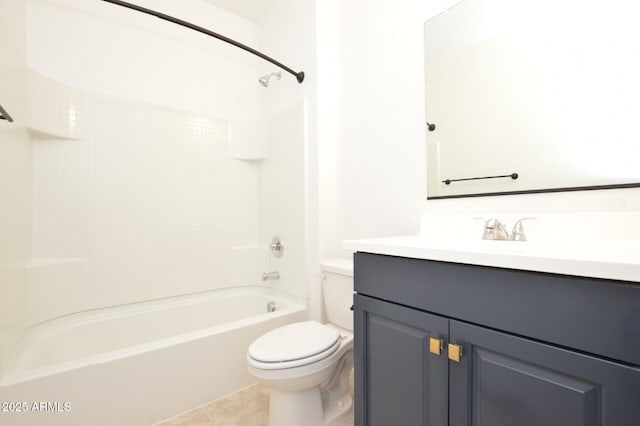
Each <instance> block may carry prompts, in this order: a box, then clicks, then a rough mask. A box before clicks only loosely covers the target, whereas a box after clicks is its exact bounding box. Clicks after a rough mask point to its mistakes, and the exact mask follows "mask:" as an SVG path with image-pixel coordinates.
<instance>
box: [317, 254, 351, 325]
mask: <svg viewBox="0 0 640 426" xmlns="http://www.w3.org/2000/svg"><path fill="white" fill-rule="evenodd" d="M320 269H322V277H323V279H322V292H323V295H324V307H325V310H326V312H327V320H328V322H329V323H331V324H334V325H337V326H339V327H342V328H344V329H347V330H351V331H353V312H352V311H351V306H353V260H352V259H328V260H325V261H323V262H322V263H321V264H320Z"/></svg>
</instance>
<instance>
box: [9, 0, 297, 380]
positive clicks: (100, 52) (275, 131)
mask: <svg viewBox="0 0 640 426" xmlns="http://www.w3.org/2000/svg"><path fill="white" fill-rule="evenodd" d="M137 4H140V5H141V6H144V7H149V8H153V9H156V10H161V11H163V12H165V13H168V14H173V15H175V16H178V17H180V18H182V19H185V20H188V21H191V22H193V23H195V24H198V25H201V26H204V27H207V28H211V29H213V30H215V31H217V32H220V33H222V34H225V35H228V36H230V37H231V38H234V39H237V40H238V41H240V42H243V43H245V44H248V45H251V46H256V47H258V48H259V47H260V46H259V43H258V40H257V38H258V37H257V34H258V26H257V24H255V23H252V22H249V21H246V20H244V19H242V18H239V17H237V16H235V15H231V14H228V13H226V12H224V11H222V10H220V9H217V8H215V7H213V6H211V5H210V4H209V3H206V2H204V1H199V0H188V1H184V2H179V4H177V2H172V1H169V0H162V1H157V0H155V1H142V0H141V1H138V2H137ZM0 5H1V6H2V10H3V19H7V18H4V17H6V16H7V15H5V13H4V11H9V12H10V13H11V18H12V19H14V18H16V17H18V16H21V17H22V20H21V21H20V22H23V27H24V28H22V30H23V32H24V34H23V35H22V38H23V42H24V48H23V55H22V56H20V57H19V58H17V59H16V60H15V61H14V62H16V63H17V67H18V68H19V69H20V71H19V72H18V73H17V75H18V77H16V78H18V79H21V80H24V81H25V84H24V90H23V93H18V94H15V95H13V94H11V95H10V96H9V95H7V96H5V93H6V91H7V90H9V89H8V88H7V87H5V85H4V84H3V85H2V86H3V87H2V88H0V99H3V100H4V99H5V98H6V99H7V101H8V100H9V99H10V98H12V99H16V100H18V99H20V98H25V99H26V102H25V104H26V105H25V107H24V111H22V112H21V111H20V110H16V109H15V108H13V109H9V107H8V105H9V103H6V102H5V103H6V105H5V106H7V108H8V109H9V111H10V112H12V114H13V115H15V116H16V117H15V118H16V123H14V124H15V125H14V126H13V127H10V126H9V125H8V124H5V123H0V126H2V127H1V128H0V144H2V145H1V146H2V150H3V152H4V151H7V152H9V151H10V152H9V154H10V155H3V156H2V158H0V161H1V162H2V164H1V165H2V173H3V177H5V174H6V177H7V179H2V184H1V185H2V186H0V191H2V193H1V194H0V195H2V203H3V204H2V207H3V211H6V212H7V214H4V213H3V221H2V222H1V223H0V232H1V233H2V234H1V237H2V238H1V239H2V240H3V241H6V242H8V244H7V245H3V246H2V247H0V250H2V251H1V252H0V255H2V257H1V260H2V263H1V264H0V265H1V266H0V274H1V275H0V277H2V281H1V282H0V283H1V287H0V294H1V295H2V296H3V297H2V298H1V300H0V303H4V302H3V301H6V300H10V301H11V308H10V309H9V308H8V307H7V308H5V306H4V305H3V306H2V310H0V312H1V313H0V315H1V316H0V333H1V334H0V339H1V340H0V343H2V345H1V347H2V353H0V355H2V358H0V382H1V378H2V371H3V368H4V367H6V366H7V365H8V363H9V362H10V360H9V358H10V352H11V349H12V348H13V347H14V344H15V342H16V340H17V339H18V337H19V336H20V334H21V333H22V331H23V330H24V329H26V328H27V327H29V326H31V325H34V324H38V323H41V322H43V321H47V320H49V319H52V318H56V317H59V316H63V315H66V314H69V313H73V312H78V311H84V310H89V309H95V308H100V307H105V306H113V305H122V304H128V303H135V302H139V301H145V300H151V299H159V298H165V297H171V296H176V295H182V294H189V293H195V292H202V291H209V290H215V289H216V288H223V287H229V286H237V285H247V284H254V285H255V284H258V283H259V282H260V275H261V273H262V272H263V271H267V270H270V269H273V268H279V269H280V271H281V273H282V274H283V278H282V279H281V280H280V282H269V283H268V285H272V286H274V287H279V288H281V289H282V290H284V291H286V292H288V293H289V294H292V295H294V296H296V297H299V298H304V297H305V296H306V286H305V285H304V276H303V274H304V266H298V265H297V264H295V262H297V261H298V260H299V259H302V260H303V261H304V259H305V254H304V253H305V244H306V240H305V238H304V236H303V235H302V236H301V235H295V233H296V232H298V231H300V232H301V233H302V231H303V230H304V227H305V226H304V221H305V194H304V190H305V186H304V182H305V179H304V167H303V164H304V163H303V161H304V146H305V143H306V141H305V133H304V132H305V116H306V109H305V103H304V102H303V101H301V100H299V99H298V100H297V101H295V102H291V103H290V104H289V105H288V106H287V108H281V109H278V110H275V109H273V110H271V111H275V112H269V113H266V112H265V108H264V106H263V105H261V103H260V101H259V96H260V95H261V93H260V92H259V91H260V90H264V89H263V88H262V87H261V86H259V85H258V83H257V78H258V77H259V76H260V75H261V74H260V69H259V68H258V66H257V60H256V59H254V58H253V57H252V56H250V55H248V54H247V53H246V52H243V51H240V50H239V49H237V48H233V47H231V46H227V45H225V44H224V43H222V42H220V41H218V40H214V39H211V38H209V37H205V36H203V35H201V34H197V33H194V32H192V31H189V30H186V29H183V28H181V27H178V26H175V25H173V24H169V23H165V22H162V21H160V20H157V19H154V18H151V17H148V16H144V15H139V14H136V13H134V12H132V11H126V10H125V9H122V8H119V7H115V6H113V5H109V4H107V3H103V2H99V1H96V2H85V1H78V0H55V1H44V0H29V1H26V2H18V1H15V0H0ZM9 6H11V8H9ZM3 24H4V22H3ZM0 31H1V33H0V34H1V35H2V36H3V38H2V40H3V45H2V50H0V55H1V57H2V61H1V63H2V66H3V69H1V70H0V71H1V72H2V73H3V76H4V75H5V73H6V72H7V70H6V69H5V68H6V67H7V65H6V64H7V63H8V62H5V58H7V57H9V56H10V55H12V54H13V53H12V51H11V49H10V48H9V47H11V48H13V47H14V44H15V43H14V41H13V39H12V41H11V43H5V42H4V40H5V38H6V37H8V36H11V37H13V38H16V37H18V36H20V32H19V31H17V30H15V25H10V26H9V25H8V26H5V25H2V30H0ZM27 34H28V37H27ZM26 39H28V43H27V42H26V41H24V40H26ZM14 56H15V55H14ZM3 81H6V80H4V78H3ZM296 84H297V83H296ZM11 87H14V86H11ZM269 90H277V88H271V89H269ZM3 105H4V103H3ZM256 129H257V130H256ZM256 132H257V133H258V137H256V136H255V135H256ZM290 149H293V151H290ZM4 162H7V163H8V164H7V165H6V167H5V164H4ZM283 182H288V183H287V185H284V186H283V185H281V184H282V183H283ZM5 203H6V204H7V209H6V210H5ZM279 206H283V207H286V212H285V213H286V214H285V216H284V218H283V217H282V216H281V215H280V214H278V213H275V212H273V211H271V210H272V209H274V208H276V209H277V208H280V207H279ZM281 225H283V226H282V227H281ZM278 232H279V233H281V234H282V235H281V236H282V237H283V238H284V239H285V244H287V250H286V252H285V257H284V258H283V261H282V263H279V264H274V263H272V262H273V260H272V258H271V256H270V253H269V251H268V250H267V248H266V246H267V244H268V243H269V241H270V239H271V236H272V234H273V233H278ZM302 265H304V264H302Z"/></svg>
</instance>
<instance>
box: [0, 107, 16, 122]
mask: <svg viewBox="0 0 640 426" xmlns="http://www.w3.org/2000/svg"><path fill="white" fill-rule="evenodd" d="M0 120H7V121H8V122H9V123H12V122H13V118H12V117H11V116H10V115H9V113H8V112H7V110H6V109H4V108H2V105H0Z"/></svg>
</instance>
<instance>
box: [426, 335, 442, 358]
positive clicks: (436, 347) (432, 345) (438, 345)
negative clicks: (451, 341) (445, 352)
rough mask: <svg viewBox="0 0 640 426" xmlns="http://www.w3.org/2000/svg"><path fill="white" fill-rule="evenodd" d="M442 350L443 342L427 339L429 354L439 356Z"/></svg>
mask: <svg viewBox="0 0 640 426" xmlns="http://www.w3.org/2000/svg"><path fill="white" fill-rule="evenodd" d="M442 349H444V340H442V339H435V338H433V337H431V338H429V352H431V353H432V354H434V355H438V356H440V354H441V353H442Z"/></svg>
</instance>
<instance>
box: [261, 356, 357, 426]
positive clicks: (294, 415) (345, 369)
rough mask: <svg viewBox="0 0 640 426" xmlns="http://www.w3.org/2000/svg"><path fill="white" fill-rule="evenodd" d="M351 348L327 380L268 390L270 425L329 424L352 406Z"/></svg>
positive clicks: (330, 425) (326, 425) (310, 425)
mask: <svg viewBox="0 0 640 426" xmlns="http://www.w3.org/2000/svg"><path fill="white" fill-rule="evenodd" d="M352 367H353V350H349V351H348V352H347V353H346V354H345V355H344V356H343V357H342V358H341V359H340V361H338V365H337V366H336V371H335V374H334V375H333V377H332V379H331V380H329V381H328V382H326V383H324V384H322V385H319V386H313V387H312V388H310V389H305V390H298V391H293V392H288V391H283V390H278V389H273V388H271V389H270V395H269V398H270V399H269V426H300V425H304V426H332V425H333V424H334V422H335V421H336V420H338V419H339V418H341V417H342V416H344V415H345V414H347V413H348V412H349V411H350V410H351V407H352V406H353V398H352V396H351V394H350V393H349V374H350V372H351V369H352Z"/></svg>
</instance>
